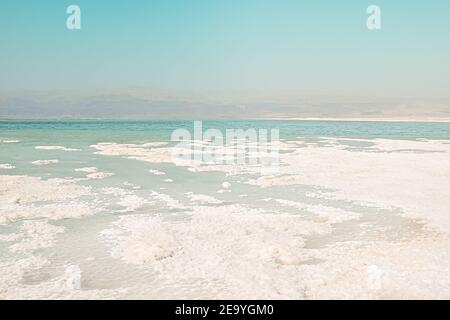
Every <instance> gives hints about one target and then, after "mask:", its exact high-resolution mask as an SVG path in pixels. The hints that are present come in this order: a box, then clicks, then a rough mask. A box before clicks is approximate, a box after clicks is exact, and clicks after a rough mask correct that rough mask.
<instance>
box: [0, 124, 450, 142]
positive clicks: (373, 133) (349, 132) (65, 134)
mask: <svg viewBox="0 0 450 320" xmlns="http://www.w3.org/2000/svg"><path fill="white" fill-rule="evenodd" d="M192 127H193V122H191V121H32V120H30V121H0V134H1V136H3V137H6V138H13V137H17V138H19V139H20V138H26V139H27V140H28V139H29V140H28V141H41V142H42V141H52V142H53V143H56V142H68V143H74V144H77V143H83V142H87V143H95V142H100V141H104V140H105V139H106V140H111V141H115V142H125V141H130V140H136V141H139V140H154V141H167V140H169V139H170V134H171V132H172V131H173V130H176V129H179V128H186V129H188V130H192ZM203 127H204V129H205V130H206V129H208V128H216V129H220V130H225V129H227V128H230V129H235V128H242V129H247V128H255V129H270V128H278V129H280V137H281V138H284V139H291V138H296V137H346V138H367V139H371V138H392V139H417V138H426V139H446V138H449V137H450V123H443V122H441V123H439V122H378V121H377V122H372V121H371V122H365V121H244V120H243V121H204V122H203Z"/></svg>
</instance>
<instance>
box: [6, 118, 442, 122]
mask: <svg viewBox="0 0 450 320" xmlns="http://www.w3.org/2000/svg"><path fill="white" fill-rule="evenodd" d="M199 120H201V121H330V122H331V121H341V122H429V123H450V117H436V118H434V117H417V118H414V117H412V118H409V117H398V118H397V117H386V118H376V117H374V118H358V117H291V118H284V117H262V118H209V119H181V118H180V119H164V118H64V117H62V118H2V117H0V122H6V121H54V122H57V121H117V122H120V121H136V122H138V121H155V122H158V121H160V122H163V121H199Z"/></svg>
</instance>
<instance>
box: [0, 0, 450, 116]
mask: <svg viewBox="0 0 450 320" xmlns="http://www.w3.org/2000/svg"><path fill="white" fill-rule="evenodd" d="M71 4H76V5H78V6H79V7H80V8H81V21H82V28H81V30H72V31H71V30H68V29H67V28H66V24H65V23H66V19H67V17H68V14H67V13H66V8H67V7H68V6H69V5H71ZM370 4H371V3H366V2H364V1H356V0H343V1H339V2H333V3H330V2H329V1H325V0H319V1H314V2H308V3H305V2H302V1H296V0H282V1H274V0H268V1H264V2H263V3H262V2H261V1H257V0H248V1H245V2H242V1H237V0H231V1H220V2H215V1H214V2H213V1H206V0H193V1H189V2H186V1H180V0H170V1H162V0H155V1H143V0H136V1H133V2H132V3H131V2H129V1H124V0H117V1H114V3H110V2H107V1H103V0H99V1H95V2H92V1H87V0H76V1H46V2H45V3H42V2H31V3H30V2H27V1H24V0H14V1H12V0H5V1H3V2H2V10H1V11H0V33H1V35H2V37H0V46H1V48H2V50H0V70H1V72H0V117H3V118H5V117H100V118H101V117H104V116H105V115H110V116H114V117H119V118H122V117H127V116H128V117H141V116H142V117H150V118H159V117H167V116H172V115H173V116H174V117H181V118H183V117H187V116H190V117H192V116H194V115H197V114H198V115H207V116H212V117H219V118H220V117H240V116H242V117H256V116H261V117H271V116H277V117H278V116H282V117H290V116H291V117H296V116H297V117H302V116H358V115H362V116H367V115H372V116H376V115H378V116H385V115H404V116H410V115H433V116H442V117H447V116H449V114H450V90H448V88H450V59H449V58H448V57H449V56H450V41H449V40H448V39H450V3H449V2H448V1H444V0H433V1H428V2H421V3H418V2H415V1H406V0H399V1H396V2H395V3H394V2H392V1H387V0H379V1H376V5H378V6H380V8H381V14H382V15H381V17H382V29H381V30H378V31H369V30H368V29H367V27H366V19H367V17H368V15H367V13H366V9H367V6H368V5H370ZM155 88H161V89H155Z"/></svg>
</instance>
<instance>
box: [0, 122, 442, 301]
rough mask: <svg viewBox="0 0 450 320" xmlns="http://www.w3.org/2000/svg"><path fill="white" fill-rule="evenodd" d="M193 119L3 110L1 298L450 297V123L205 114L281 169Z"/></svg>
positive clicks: (0, 143) (217, 127)
mask: <svg viewBox="0 0 450 320" xmlns="http://www.w3.org/2000/svg"><path fill="white" fill-rule="evenodd" d="M193 127H194V123H193V122H192V121H94V120H70V121H62V120H61V121H57V120H52V121H38V120H23V121H19V120H3V121H0V298H3V299H14V298H25V299H27V298H38V299H40V298H45V299H56V298H66V299H86V298H87V299H89V298H101V299H102V298H104V299H114V298H122V299H128V298H137V299H182V298H191V299H200V298H204V299H216V298H228V299H241V298H243V299H258V298H261V299H323V298H331V299H341V298H368V299H391V298H418V299H422V298H450V272H449V271H450V270H449V266H450V238H449V232H450V123H434V122H364V121H225V120H224V121H203V123H202V132H206V131H207V130H208V129H215V130H216V131H219V132H223V133H224V135H225V132H226V130H227V129H243V130H248V129H252V130H256V132H264V130H269V132H270V130H271V129H276V130H278V131H279V145H278V149H277V150H278V153H279V155H278V162H277V163H276V168H275V169H276V170H275V171H270V172H269V173H268V172H265V171H263V170H260V169H261V168H260V166H259V165H258V164H250V163H246V162H244V163H234V162H233V161H231V162H223V163H222V162H220V163H211V162H202V161H194V162H187V163H186V162H183V163H179V162H177V161H175V160H174V157H173V151H174V149H176V148H177V141H172V139H171V135H172V133H173V132H174V131H175V130H178V129H186V130H188V131H190V132H193V130H194V129H193ZM193 139H194V138H193ZM191 142H192V146H196V147H197V149H196V150H197V151H198V150H210V149H208V147H209V146H210V144H211V141H210V140H208V139H205V140H201V141H199V140H198V139H197V138H196V140H195V141H194V140H193V141H191ZM245 143H247V142H243V141H239V140H237V141H235V144H233V148H234V147H238V148H239V147H240V144H245ZM256 143H258V142H256ZM247 147H248V146H246V145H243V149H244V150H245V151H244V152H247V153H246V154H247V155H249V156H250V157H252V156H255V155H254V154H251V151H249V150H247V149H248V148H247ZM246 148H247V149H246ZM234 150H235V149H231V150H230V148H229V147H228V146H224V147H223V148H222V149H221V151H223V152H224V154H225V155H227V156H228V158H227V159H230V158H229V157H230V156H231V157H233V155H234V153H233V152H234ZM230 151H231V153H230ZM231 160H232V158H231Z"/></svg>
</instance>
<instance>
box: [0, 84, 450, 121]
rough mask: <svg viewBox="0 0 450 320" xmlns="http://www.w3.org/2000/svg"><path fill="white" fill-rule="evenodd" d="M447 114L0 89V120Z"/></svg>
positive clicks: (276, 97) (252, 96) (139, 92)
mask: <svg viewBox="0 0 450 320" xmlns="http://www.w3.org/2000/svg"><path fill="white" fill-rule="evenodd" d="M420 117H424V118H443V119H444V118H450V99H448V100H442V99H401V98H383V99H382V98H373V99H369V98H355V97H333V96H323V95H315V96H314V95H306V94H302V93H297V92H292V91H286V92H262V93H261V92H259V93H256V92H228V93H224V92H209V93H201V94H200V93H193V92H173V91H164V90H155V89H148V88H131V89H124V90H99V91H96V92H94V91H90V92H87V91H84V92H76V91H72V92H63V91H59V92H20V93H18V92H16V93H11V92H9V93H0V118H92V119H222V118H223V119H262V118H266V119H267V118H274V119H278V118H280V119H284V118H420Z"/></svg>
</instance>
